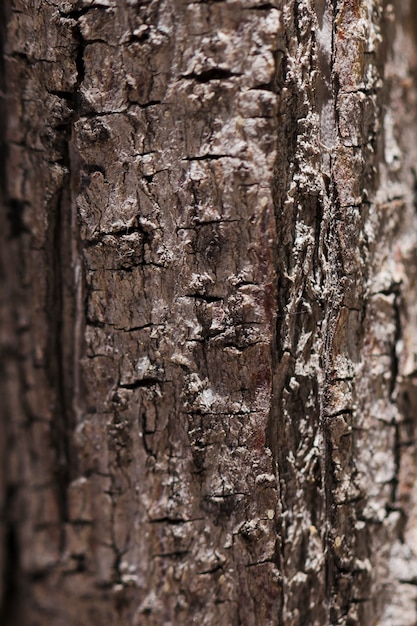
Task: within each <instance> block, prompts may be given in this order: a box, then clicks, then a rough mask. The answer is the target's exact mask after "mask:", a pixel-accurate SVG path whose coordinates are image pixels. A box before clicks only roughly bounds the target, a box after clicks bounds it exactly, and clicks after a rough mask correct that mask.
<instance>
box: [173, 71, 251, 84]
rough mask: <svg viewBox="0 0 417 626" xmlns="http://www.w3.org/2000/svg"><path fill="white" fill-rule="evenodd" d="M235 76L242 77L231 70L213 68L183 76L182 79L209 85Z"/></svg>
mask: <svg viewBox="0 0 417 626" xmlns="http://www.w3.org/2000/svg"><path fill="white" fill-rule="evenodd" d="M234 76H241V74H238V73H236V72H232V71H231V70H226V69H223V68H221V67H213V68H211V69H209V70H203V71H202V72H200V73H197V72H191V73H190V74H183V75H182V76H181V78H184V79H186V80H195V81H196V82H197V83H209V82H210V81H212V80H227V79H228V78H232V77H234Z"/></svg>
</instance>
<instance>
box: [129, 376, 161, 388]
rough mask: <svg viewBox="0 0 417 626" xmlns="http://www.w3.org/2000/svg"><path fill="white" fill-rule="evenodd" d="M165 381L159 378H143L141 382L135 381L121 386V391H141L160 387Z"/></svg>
mask: <svg viewBox="0 0 417 626" xmlns="http://www.w3.org/2000/svg"><path fill="white" fill-rule="evenodd" d="M163 382H167V381H163V380H160V379H159V378H142V379H141V380H135V381H134V382H133V383H126V384H124V385H122V384H121V383H120V384H119V387H120V388H121V389H140V388H141V387H154V386H155V385H160V384H161V383H163Z"/></svg>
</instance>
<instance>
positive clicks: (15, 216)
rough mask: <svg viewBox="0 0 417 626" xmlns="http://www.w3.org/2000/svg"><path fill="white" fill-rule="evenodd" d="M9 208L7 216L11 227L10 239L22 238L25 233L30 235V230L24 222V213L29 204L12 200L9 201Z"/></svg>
mask: <svg viewBox="0 0 417 626" xmlns="http://www.w3.org/2000/svg"><path fill="white" fill-rule="evenodd" d="M7 206H8V211H7V214H6V215H7V219H8V221H9V225H10V233H9V236H10V239H15V238H17V237H20V236H21V235H23V233H29V232H30V230H29V229H28V228H27V226H26V224H25V222H24V213H25V209H26V207H27V206H28V205H27V203H26V202H23V201H22V200H16V199H14V198H11V199H10V200H9V201H8V203H7Z"/></svg>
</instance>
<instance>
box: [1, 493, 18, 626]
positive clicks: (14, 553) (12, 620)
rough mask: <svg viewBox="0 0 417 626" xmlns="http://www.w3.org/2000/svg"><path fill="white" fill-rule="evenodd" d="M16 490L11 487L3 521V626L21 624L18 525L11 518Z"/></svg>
mask: <svg viewBox="0 0 417 626" xmlns="http://www.w3.org/2000/svg"><path fill="white" fill-rule="evenodd" d="M15 495H16V492H15V489H14V488H13V487H9V488H8V490H7V493H6V497H5V502H4V511H5V516H8V518H6V519H5V520H3V519H2V520H1V522H2V524H4V528H5V532H4V537H2V541H3V542H4V563H3V571H2V572H1V575H2V578H3V597H2V598H1V600H2V603H1V606H0V624H2V626H16V624H18V623H19V616H18V614H19V599H20V591H21V589H20V579H21V572H20V550H19V541H18V538H17V529H16V524H15V522H14V520H13V518H12V516H11V511H12V510H13V502H14V499H15Z"/></svg>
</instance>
